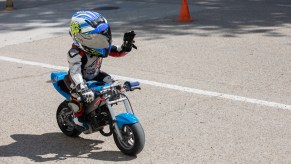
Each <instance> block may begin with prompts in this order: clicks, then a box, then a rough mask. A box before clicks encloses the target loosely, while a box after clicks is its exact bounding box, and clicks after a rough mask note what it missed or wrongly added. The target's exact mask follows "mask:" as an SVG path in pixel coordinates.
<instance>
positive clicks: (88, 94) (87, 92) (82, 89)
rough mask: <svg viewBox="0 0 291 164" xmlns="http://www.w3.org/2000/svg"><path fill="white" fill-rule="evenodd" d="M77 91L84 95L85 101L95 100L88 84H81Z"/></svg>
mask: <svg viewBox="0 0 291 164" xmlns="http://www.w3.org/2000/svg"><path fill="white" fill-rule="evenodd" d="M77 89H78V90H77V92H78V93H79V94H80V95H81V96H82V98H83V101H84V102H85V103H91V102H92V101H93V100H94V93H93V91H92V90H91V89H89V88H88V87H87V86H86V85H85V86H84V85H82V84H79V85H78V86H77Z"/></svg>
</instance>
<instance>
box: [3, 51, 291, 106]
mask: <svg viewBox="0 0 291 164" xmlns="http://www.w3.org/2000/svg"><path fill="white" fill-rule="evenodd" d="M0 60H3V61H8V62H14V63H20V64H27V65H33V66H39V67H43V68H51V69H56V70H61V71H67V70H68V67H62V66H55V65H50V64H45V63H39V62H32V61H26V60H22V59H16V58H10V57H5V56H0ZM112 76H113V77H114V78H116V79H120V80H125V81H126V80H128V81H139V82H141V83H143V84H148V85H152V86H156V87H162V88H168V89H173V90H178V91H182V92H188V93H194V94H197V95H203V96H209V97H218V98H224V99H229V100H233V101H241V102H244V103H252V104H257V105H261V106H268V107H273V108H279V109H286V110H291V105H287V104H281V103H276V102H270V101H265V100H258V99H252V98H247V97H241V96H236V95H230V94H225V93H218V92H212V91H206V90H201V89H195V88H189V87H182V86H178V85H172V84H166V83H160V82H155V81H150V80H143V79H136V78H131V77H124V76H118V75H112Z"/></svg>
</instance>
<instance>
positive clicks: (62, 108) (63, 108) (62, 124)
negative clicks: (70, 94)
mask: <svg viewBox="0 0 291 164" xmlns="http://www.w3.org/2000/svg"><path fill="white" fill-rule="evenodd" d="M70 111H71V110H70V109H69V107H68V101H64V102H62V103H61V104H60V105H59V107H58V110H57V113H56V118H57V122H58V125H59V128H60V129H61V131H62V132H63V133H64V134H65V135H67V136H69V137H78V136H79V135H80V134H81V133H82V132H80V131H78V130H77V129H76V128H75V127H74V126H73V125H72V123H71V125H69V123H67V122H68V121H70V119H69V117H72V116H71V114H65V113H70ZM65 118H68V119H65ZM65 120H67V121H65Z"/></svg>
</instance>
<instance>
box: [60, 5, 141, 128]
mask: <svg viewBox="0 0 291 164" xmlns="http://www.w3.org/2000/svg"><path fill="white" fill-rule="evenodd" d="M70 35H71V37H72V39H73V41H74V43H73V45H72V47H71V49H70V50H69V52H68V56H67V60H68V62H69V71H68V76H67V77H66V78H65V79H64V83H65V85H66V87H67V88H68V90H69V91H70V93H71V101H70V103H69V104H68V106H69V107H70V108H71V109H72V110H73V112H74V119H73V121H74V123H75V125H76V126H77V127H79V129H82V130H87V129H88V128H89V127H88V126H87V124H86V123H84V122H83V119H82V118H83V117H82V116H83V113H84V110H85V108H86V104H90V103H91V102H92V101H93V100H94V99H95V98H94V93H93V91H92V90H90V89H89V88H88V87H87V85H86V81H89V80H94V81H99V82H105V83H109V84H112V83H113V82H114V79H113V78H112V77H111V76H110V75H109V74H107V73H105V72H103V71H101V70H100V68H101V64H102V60H103V58H106V57H107V56H108V55H109V56H112V57H122V56H125V55H126V54H127V53H128V52H130V51H131V49H132V48H135V49H136V46H135V45H134V44H133V43H134V40H133V39H134V36H135V33H134V31H131V32H127V33H125V34H124V38H123V41H124V43H123V44H122V45H121V46H116V45H113V44H112V35H111V30H110V26H109V24H108V22H107V20H106V19H105V18H104V17H103V16H102V15H101V14H99V13H97V12H94V11H78V12H76V13H75V14H74V15H73V17H72V19H71V23H70ZM78 97H81V98H82V102H80V101H78V100H77V99H78Z"/></svg>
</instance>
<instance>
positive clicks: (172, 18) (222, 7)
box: [0, 0, 291, 39]
mask: <svg viewBox="0 0 291 164" xmlns="http://www.w3.org/2000/svg"><path fill="white" fill-rule="evenodd" d="M30 1H31V2H33V1H35V0H30ZM43 1H44V3H45V4H47V3H48V0H43ZM54 1H56V2H57V0H54ZM188 1H189V8H190V12H191V17H192V19H193V20H194V21H193V22H190V23H180V22H177V18H178V16H179V13H178V12H177V14H176V15H173V14H172V15H168V16H166V17H161V16H159V12H160V13H164V12H165V11H163V10H161V11H156V13H157V14H156V18H151V17H147V16H146V15H147V13H145V15H144V17H143V18H142V19H141V18H139V17H136V18H135V17H133V16H132V14H130V15H127V16H126V17H122V18H118V16H119V15H115V16H110V17H107V19H109V20H111V23H112V26H114V29H115V30H114V31H119V32H122V33H123V32H124V29H134V30H136V31H138V30H139V31H142V33H143V34H142V35H143V36H144V37H146V38H148V39H162V38H163V37H162V35H163V34H166V35H194V36H195V35H196V36H202V37H207V36H211V35H213V34H218V35H221V36H224V37H238V36H239V35H242V34H257V33H262V34H264V35H265V36H269V37H280V36H284V35H286V34H283V33H282V32H280V31H279V30H278V29H277V28H278V27H282V26H283V27H284V26H286V25H289V26H290V24H291V19H290V18H291V1H290V0H197V1H194V0H188ZM72 2H74V1H72ZM133 2H135V1H132V0H124V1H118V2H113V3H111V4H109V3H107V2H103V1H102V4H100V3H98V5H99V6H100V5H101V6H102V5H111V6H113V7H117V8H118V10H115V11H119V10H122V9H123V8H122V7H120V6H126V4H129V3H130V4H132V3H133ZM173 2H174V1H170V2H167V1H165V0H151V1H150V2H148V3H147V2H146V1H145V0H139V1H138V3H144V4H145V6H146V5H149V4H150V3H151V4H153V3H156V5H160V6H162V5H163V4H172V5H174V7H173V8H175V9H177V11H178V10H179V9H180V3H177V2H175V3H173ZM90 3H92V2H90ZM136 3H137V2H136ZM84 4H85V3H84ZM93 4H94V5H95V4H96V3H93ZM69 5H70V4H69V3H67V6H66V7H67V8H63V11H64V13H65V14H59V13H56V10H52V9H53V8H45V7H44V8H43V7H41V6H36V7H35V8H34V9H41V12H38V13H37V15H36V14H35V13H34V12H33V11H32V12H30V13H29V12H26V13H22V14H20V15H18V14H14V15H13V12H9V13H8V12H2V13H0V21H1V24H0V31H1V32H3V31H11V30H12V31H13V30H14V31H25V30H30V29H37V28H41V27H39V26H37V25H29V26H25V24H23V26H17V24H19V21H17V20H20V19H21V21H23V22H25V23H29V22H30V23H32V24H33V22H39V23H40V24H41V25H42V26H46V25H47V26H48V27H51V28H54V27H67V26H68V24H69V19H70V17H71V15H72V14H73V11H75V9H77V8H74V9H73V8H70V7H69ZM87 6H92V5H91V4H89V3H88V5H87ZM95 7H96V6H95ZM81 8H82V7H81ZM131 10H132V13H133V14H135V13H138V12H139V9H138V8H132V9H131ZM115 11H106V12H110V13H111V12H112V13H114V12H115ZM122 11H123V10H122ZM124 11H125V10H124ZM99 12H100V13H103V12H105V11H103V10H101V11H99ZM148 14H151V13H148ZM105 15H106V14H105ZM111 15H112V14H111ZM7 16H9V18H10V19H4V17H7ZM1 17H2V19H1ZM129 17H131V18H130V19H129ZM64 20H65V21H64ZM126 20H128V21H126ZM129 20H130V21H129ZM114 22H118V23H117V24H114ZM14 23H15V24H16V25H15V26H13V24H14ZM6 24H9V25H6ZM11 25H12V26H11ZM114 31H113V32H114Z"/></svg>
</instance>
